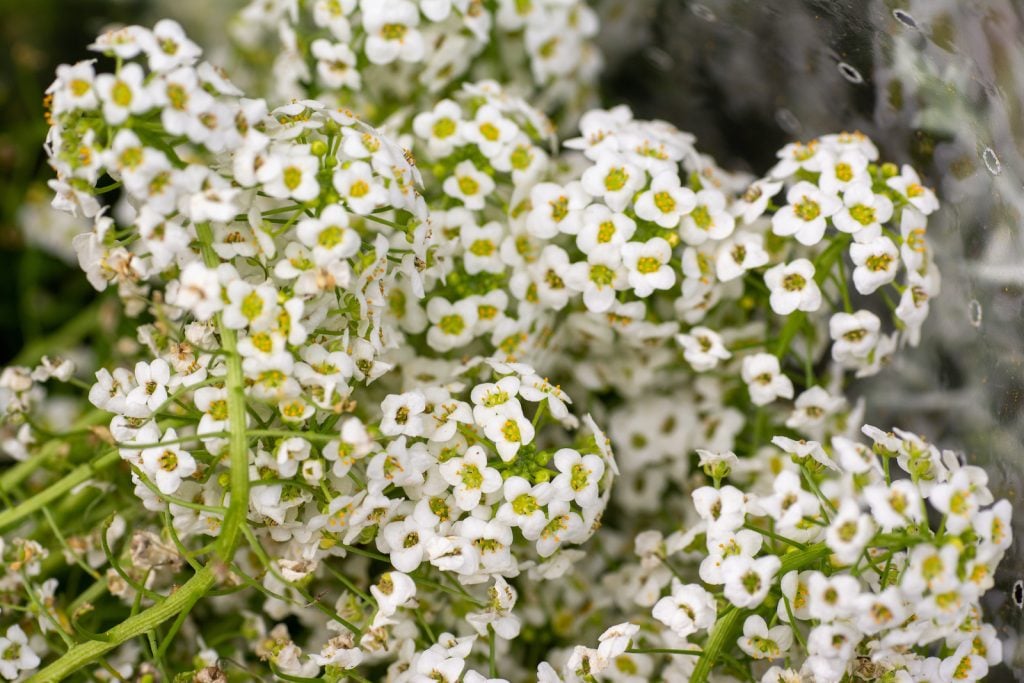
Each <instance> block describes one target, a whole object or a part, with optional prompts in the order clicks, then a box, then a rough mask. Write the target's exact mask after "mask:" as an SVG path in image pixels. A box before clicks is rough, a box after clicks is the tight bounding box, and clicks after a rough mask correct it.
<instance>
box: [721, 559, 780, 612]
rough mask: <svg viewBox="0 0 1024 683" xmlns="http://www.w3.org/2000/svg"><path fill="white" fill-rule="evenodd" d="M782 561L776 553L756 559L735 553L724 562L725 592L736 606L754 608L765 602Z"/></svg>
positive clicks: (727, 597)
mask: <svg viewBox="0 0 1024 683" xmlns="http://www.w3.org/2000/svg"><path fill="white" fill-rule="evenodd" d="M781 566H782V561H781V560H780V559H779V558H778V557H776V556H775V555H766V556H765V557H760V558H758V559H756V560H752V559H750V558H749V557H743V556H740V555H734V556H732V557H727V558H726V559H725V561H724V562H722V578H723V579H724V580H725V585H724V586H723V589H722V590H723V592H724V593H725V597H726V599H727V600H728V601H729V602H731V603H732V604H733V605H735V606H736V607H743V608H750V609H753V608H755V607H757V606H758V605H760V604H761V603H762V602H764V599H765V597H766V596H767V595H768V591H769V590H770V589H771V587H772V585H773V584H774V580H775V573H776V572H777V571H779V567H781Z"/></svg>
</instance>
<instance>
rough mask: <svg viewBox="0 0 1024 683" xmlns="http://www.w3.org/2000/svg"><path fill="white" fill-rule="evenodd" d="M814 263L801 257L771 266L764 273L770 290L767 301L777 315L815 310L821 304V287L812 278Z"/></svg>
mask: <svg viewBox="0 0 1024 683" xmlns="http://www.w3.org/2000/svg"><path fill="white" fill-rule="evenodd" d="M814 275H815V271H814V264H812V263H811V262H810V261H808V260H807V259H804V258H801V259H796V260H795V261H791V262H789V263H780V264H778V265H777V266H772V267H771V268H769V269H768V270H767V271H765V274H764V283H765V284H766V285H767V286H768V289H770V290H771V296H770V298H769V301H770V303H771V307H772V310H773V311H775V312H776V313H778V314H779V315H789V314H790V313H792V312H793V311H816V310H818V308H819V307H820V306H821V289H820V288H819V287H818V283H817V282H816V281H815V279H814Z"/></svg>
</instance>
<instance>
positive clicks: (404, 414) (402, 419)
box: [380, 391, 427, 436]
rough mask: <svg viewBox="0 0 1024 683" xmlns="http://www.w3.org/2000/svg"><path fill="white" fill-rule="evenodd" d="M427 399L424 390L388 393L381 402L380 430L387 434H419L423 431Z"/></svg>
mask: <svg viewBox="0 0 1024 683" xmlns="http://www.w3.org/2000/svg"><path fill="white" fill-rule="evenodd" d="M426 404H427V399H426V397H425V396H424V395H423V392H422V391H409V392H406V393H404V394H388V395H387V397H385V398H384V400H383V401H382V402H381V404H380V409H381V412H382V413H383V417H382V418H381V422H380V431H381V432H382V433H383V434H385V435H386V436H398V435H400V434H404V435H406V436H419V435H421V434H422V433H423V421H424V415H423V411H424V409H425V408H426Z"/></svg>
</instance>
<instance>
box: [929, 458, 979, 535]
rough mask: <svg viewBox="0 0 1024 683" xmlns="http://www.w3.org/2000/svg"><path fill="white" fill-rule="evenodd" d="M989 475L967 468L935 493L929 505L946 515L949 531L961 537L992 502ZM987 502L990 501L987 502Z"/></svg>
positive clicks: (976, 469)
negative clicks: (987, 504) (981, 510)
mask: <svg viewBox="0 0 1024 683" xmlns="http://www.w3.org/2000/svg"><path fill="white" fill-rule="evenodd" d="M987 483H988V475H986V474H985V471H984V470H982V469H979V468H974V467H963V468H961V469H959V470H957V471H956V472H954V473H953V476H952V477H950V479H949V481H947V482H945V483H942V484H938V485H937V486H936V487H935V488H933V489H932V492H931V494H930V495H929V496H928V501H929V502H930V503H931V504H932V505H933V506H934V507H935V509H936V510H938V511H939V512H941V513H942V514H944V515H946V530H947V531H948V532H949V533H951V534H960V533H962V532H963V531H964V530H965V529H967V528H969V527H970V526H971V522H972V520H973V519H974V518H975V516H976V515H977V513H978V510H979V509H980V507H981V505H982V503H983V502H991V494H990V493H989V492H988V488H987V486H986V484H987ZM986 499H987V501H986Z"/></svg>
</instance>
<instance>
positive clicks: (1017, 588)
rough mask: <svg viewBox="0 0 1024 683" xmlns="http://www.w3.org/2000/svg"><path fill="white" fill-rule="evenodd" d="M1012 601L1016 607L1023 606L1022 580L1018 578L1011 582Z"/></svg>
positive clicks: (1023, 591) (1023, 585) (1023, 590)
mask: <svg viewBox="0 0 1024 683" xmlns="http://www.w3.org/2000/svg"><path fill="white" fill-rule="evenodd" d="M1013 602H1014V604H1015V605H1017V608H1018V609H1020V608H1024V581H1021V580H1020V579H1017V582H1016V583H1015V584H1013Z"/></svg>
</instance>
